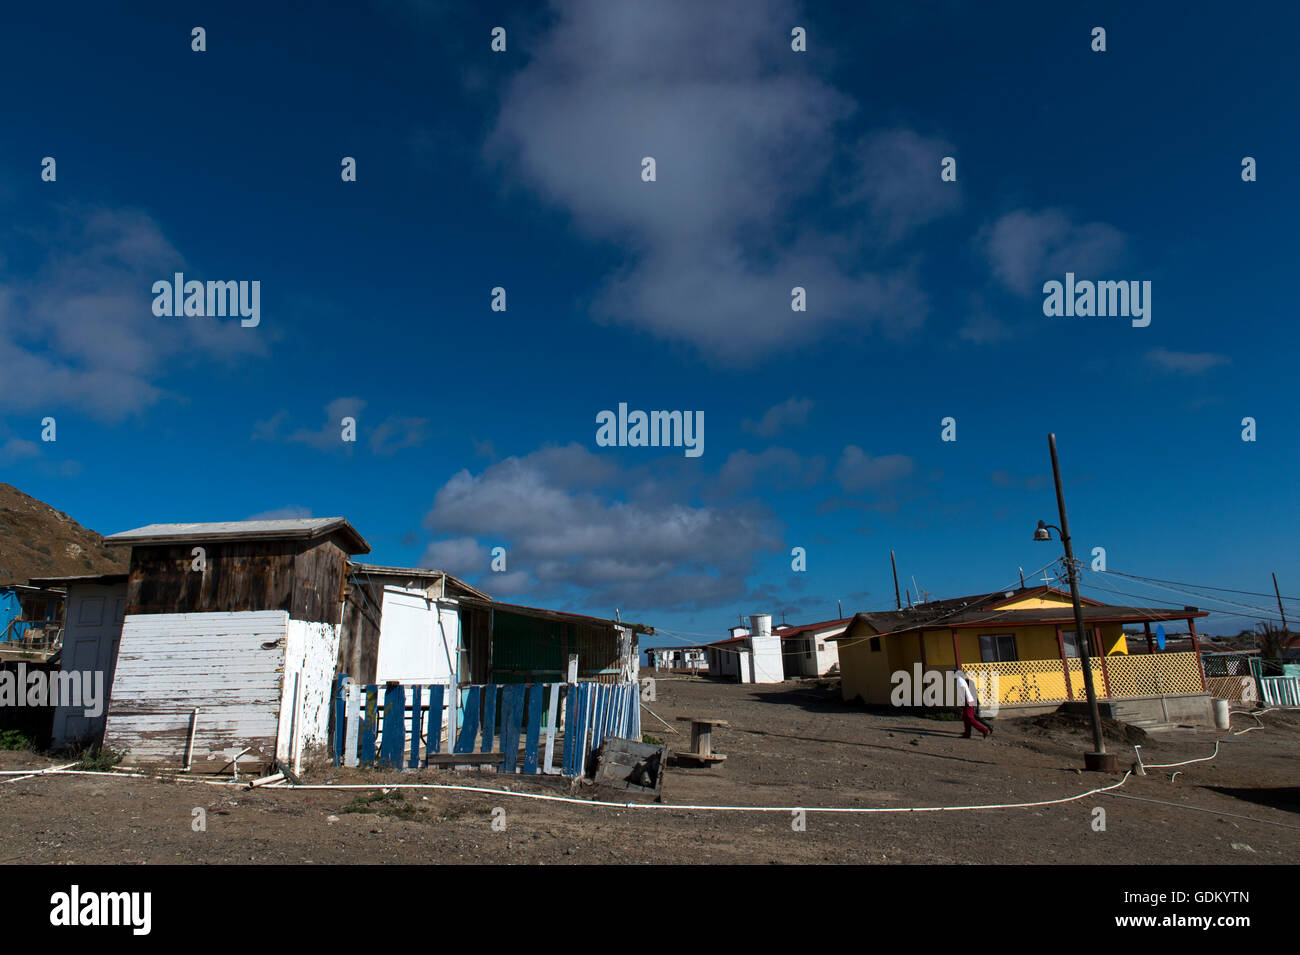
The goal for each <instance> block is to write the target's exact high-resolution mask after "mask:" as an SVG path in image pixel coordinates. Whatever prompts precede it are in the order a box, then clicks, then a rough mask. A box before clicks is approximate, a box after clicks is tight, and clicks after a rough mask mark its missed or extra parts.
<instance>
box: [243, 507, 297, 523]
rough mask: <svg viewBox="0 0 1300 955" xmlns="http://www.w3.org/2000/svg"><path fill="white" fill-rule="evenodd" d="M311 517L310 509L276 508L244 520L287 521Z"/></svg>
mask: <svg viewBox="0 0 1300 955" xmlns="http://www.w3.org/2000/svg"><path fill="white" fill-rule="evenodd" d="M303 517H311V508H310V507H296V506H292V505H290V506H286V507H276V508H272V509H271V510H269V511H261V512H259V513H257V514H250V515H248V517H246V518H244V520H246V521H285V520H292V519H294V518H303Z"/></svg>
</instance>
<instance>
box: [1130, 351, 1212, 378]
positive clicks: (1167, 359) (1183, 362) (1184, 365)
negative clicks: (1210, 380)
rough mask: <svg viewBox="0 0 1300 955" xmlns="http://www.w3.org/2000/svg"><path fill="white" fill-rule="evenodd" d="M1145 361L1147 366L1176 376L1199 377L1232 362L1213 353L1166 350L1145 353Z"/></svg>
mask: <svg viewBox="0 0 1300 955" xmlns="http://www.w3.org/2000/svg"><path fill="white" fill-rule="evenodd" d="M1146 359H1147V363H1148V364H1151V365H1153V366H1155V367H1156V368H1157V369H1158V370H1160V371H1166V372H1170V373H1172V374H1176V375H1199V374H1201V373H1202V372H1206V371H1209V370H1210V369H1211V368H1217V367H1219V366H1220V365H1227V364H1230V363H1231V362H1232V359H1231V358H1229V357H1228V356H1227V355H1219V354H1216V353H1214V352H1187V351H1170V350H1169V349H1167V348H1153V349H1151V351H1149V352H1147V354H1146Z"/></svg>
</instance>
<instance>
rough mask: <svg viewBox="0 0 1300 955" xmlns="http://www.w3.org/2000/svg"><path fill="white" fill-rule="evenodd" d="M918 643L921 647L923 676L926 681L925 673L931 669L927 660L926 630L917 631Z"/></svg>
mask: <svg viewBox="0 0 1300 955" xmlns="http://www.w3.org/2000/svg"><path fill="white" fill-rule="evenodd" d="M916 642H917V643H919V644H920V645H921V676H922V679H924V677H925V671H926V670H927V669H929V664H928V662H927V661H926V659H925V631H924V630H918V631H916Z"/></svg>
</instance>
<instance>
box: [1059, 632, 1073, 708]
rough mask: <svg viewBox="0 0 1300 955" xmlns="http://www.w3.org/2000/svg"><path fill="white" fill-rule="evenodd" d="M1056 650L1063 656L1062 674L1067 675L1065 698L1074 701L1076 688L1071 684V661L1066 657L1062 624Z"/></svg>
mask: <svg viewBox="0 0 1300 955" xmlns="http://www.w3.org/2000/svg"><path fill="white" fill-rule="evenodd" d="M1056 649H1057V651H1058V652H1059V653H1060V654H1061V672H1062V673H1063V674H1065V696H1066V698H1067V699H1069V700H1073V699H1074V687H1073V686H1072V685H1071V684H1070V661H1069V658H1067V657H1066V655H1065V638H1064V637H1063V636H1061V627H1060V624H1057V627H1056Z"/></svg>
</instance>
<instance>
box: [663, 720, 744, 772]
mask: <svg viewBox="0 0 1300 955" xmlns="http://www.w3.org/2000/svg"><path fill="white" fill-rule="evenodd" d="M677 718H678V719H679V720H681V721H682V722H684V723H690V724H691V751H690V752H689V753H673V756H674V757H675V758H677V759H678V760H685V761H687V762H693V763H696V764H698V765H701V766H712V765H713V764H714V763H721V762H724V761H725V760H726V758H727V757H725V756H723V755H722V754H721V753H715V752H714V751H713V727H715V726H730V725H731V724H730V723H728V722H727V721H726V720H714V719H708V718H706V717H702V716H679V717H677Z"/></svg>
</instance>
